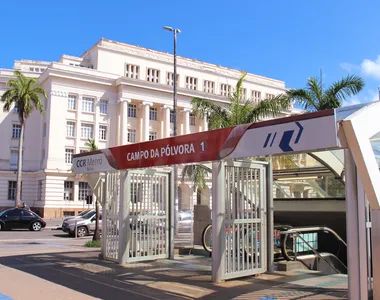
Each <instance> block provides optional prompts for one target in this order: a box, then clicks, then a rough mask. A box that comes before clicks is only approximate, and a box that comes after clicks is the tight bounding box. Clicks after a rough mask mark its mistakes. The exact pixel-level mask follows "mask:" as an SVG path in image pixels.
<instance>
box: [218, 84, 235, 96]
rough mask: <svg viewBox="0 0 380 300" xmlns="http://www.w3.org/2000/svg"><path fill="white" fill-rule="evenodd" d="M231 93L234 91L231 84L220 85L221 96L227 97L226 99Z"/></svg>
mask: <svg viewBox="0 0 380 300" xmlns="http://www.w3.org/2000/svg"><path fill="white" fill-rule="evenodd" d="M231 91H232V88H231V86H230V85H229V84H225V83H222V84H221V85H220V94H221V95H222V96H226V97H228V96H230V94H231Z"/></svg>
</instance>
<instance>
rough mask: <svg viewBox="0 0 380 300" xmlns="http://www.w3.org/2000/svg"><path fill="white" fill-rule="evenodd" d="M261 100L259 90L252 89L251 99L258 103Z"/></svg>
mask: <svg viewBox="0 0 380 300" xmlns="http://www.w3.org/2000/svg"><path fill="white" fill-rule="evenodd" d="M260 100H261V92H259V91H252V101H253V102H255V103H258V102H259V101H260Z"/></svg>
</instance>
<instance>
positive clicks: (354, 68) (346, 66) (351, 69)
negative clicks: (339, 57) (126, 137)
mask: <svg viewBox="0 0 380 300" xmlns="http://www.w3.org/2000/svg"><path fill="white" fill-rule="evenodd" d="M340 67H341V68H342V69H343V70H345V71H347V72H348V73H352V72H355V71H357V70H360V67H359V66H357V65H354V64H350V63H341V64H340Z"/></svg>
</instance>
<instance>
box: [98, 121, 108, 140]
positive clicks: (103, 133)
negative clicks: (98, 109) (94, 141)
mask: <svg viewBox="0 0 380 300" xmlns="http://www.w3.org/2000/svg"><path fill="white" fill-rule="evenodd" d="M99 140H102V141H106V140H107V126H104V125H99Z"/></svg>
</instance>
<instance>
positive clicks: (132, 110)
mask: <svg viewBox="0 0 380 300" xmlns="http://www.w3.org/2000/svg"><path fill="white" fill-rule="evenodd" d="M136 115H137V109H136V104H128V118H136Z"/></svg>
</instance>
